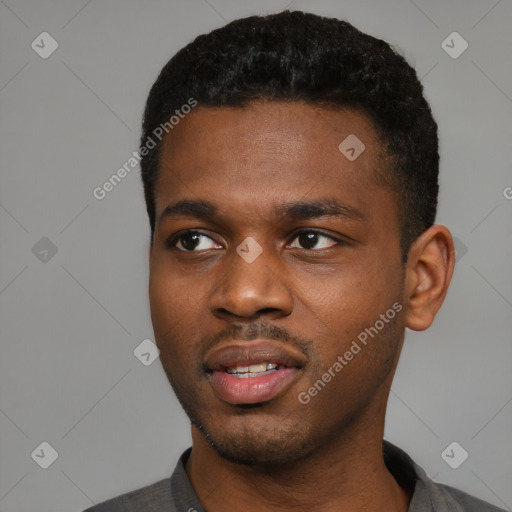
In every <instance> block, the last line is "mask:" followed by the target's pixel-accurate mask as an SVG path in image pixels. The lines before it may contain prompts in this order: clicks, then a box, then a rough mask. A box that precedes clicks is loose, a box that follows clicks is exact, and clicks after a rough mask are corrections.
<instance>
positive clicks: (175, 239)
mask: <svg viewBox="0 0 512 512" xmlns="http://www.w3.org/2000/svg"><path fill="white" fill-rule="evenodd" d="M303 233H314V234H316V235H321V236H323V237H325V238H328V239H329V240H332V241H333V242H336V244H337V245H340V246H342V245H347V242H346V241H345V240H341V239H339V238H335V237H334V236H332V235H330V234H327V233H325V232H324V231H321V230H318V229H300V230H299V231H295V232H294V233H293V235H292V236H293V238H291V242H293V241H294V240H295V239H296V238H297V237H298V236H299V235H301V234H303ZM186 235H201V236H205V237H206V238H209V239H210V240H213V238H212V237H210V236H208V235H207V234H206V233H203V232H202V231H199V230H197V229H186V230H185V231H182V232H180V233H178V234H176V235H173V236H171V237H170V238H169V239H168V240H167V241H166V243H165V245H166V247H167V248H168V249H177V247H176V243H177V242H178V241H179V240H180V238H182V237H184V236H186ZM213 241H214V242H215V240H213ZM216 243H218V242H216ZM330 248H331V247H328V248H327V249H330ZM294 249H297V247H294ZM299 249H302V250H304V251H309V252H310V251H326V250H327V249H306V248H299ZM177 250H178V251H180V252H187V253H194V252H201V251H185V250H183V249H177Z"/></svg>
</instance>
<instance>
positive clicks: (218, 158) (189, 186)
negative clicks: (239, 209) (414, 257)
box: [155, 102, 385, 218]
mask: <svg viewBox="0 0 512 512" xmlns="http://www.w3.org/2000/svg"><path fill="white" fill-rule="evenodd" d="M384 157H385V155H384V154H383V146H382V143H381V141H380V139H379V137H378V136H377V133H376V131H375V129H374V126H373V122H372V121H371V119H370V118H369V117H368V116H367V115H365V114H364V113H362V112H358V111H354V110H348V109H346V110H341V109H337V110H334V109H330V108H325V107H323V108H322V107H318V106H313V105H311V104H305V103H298V102H294V103H284V102H265V103H256V102H254V103H251V104H249V105H248V106H247V107H244V108H204V107H196V108H195V109H194V110H193V111H192V112H191V113H190V114H188V115H186V116H185V117H184V118H183V119H181V120H180V122H179V124H177V125H176V126H174V128H173V129H172V131H170V133H169V134H168V135H167V136H166V138H165V139H164V144H163V147H162V151H161V156H160V169H159V177H158V181H157V186H156V189H155V201H156V210H157V211H156V215H157V218H158V216H159V215H160V214H161V213H162V211H163V209H164V208H165V207H166V204H167V203H168V202H169V201H170V200H171V199H174V200H176V199H179V198H180V197H185V196H186V197H189V196H192V197H193V196H196V198H199V197H200V196H201V198H204V195H205V194H207V195H208V197H209V198H214V199H217V200H218V201H224V202H227V201H229V203H230V204H231V205H236V204H239V205H240V206H241V205H243V204H246V203H248V202H250V203H251V204H252V205H253V213H255V212H256V210H258V207H259V209H260V210H261V209H263V208H264V205H265V203H266V201H267V200H268V203H269V204H272V205H273V206H275V204H276V202H278V200H279V199H280V198H282V199H283V201H284V199H289V200H296V199H298V198H300V197H310V198H312V197H314V196H315V195H316V196H318V197H320V196H322V197H326V195H328V196H329V197H335V196H336V195H337V196H338V198H340V199H343V202H344V203H347V202H350V201H352V204H354V203H360V204H354V207H355V208H356V209H357V208H358V207H359V206H364V203H367V202H369V201H371V200H375V198H373V199H372V198H370V197H369V196H371V195H372V193H373V192H378V191H379V189H381V187H380V186H378V185H377V181H376V180H375V179H374V178H375V173H376V172H380V170H381V167H382V165H383V162H384V161H385V158H384ZM365 197H366V199H365ZM349 199H350V201H348V200H349Z"/></svg>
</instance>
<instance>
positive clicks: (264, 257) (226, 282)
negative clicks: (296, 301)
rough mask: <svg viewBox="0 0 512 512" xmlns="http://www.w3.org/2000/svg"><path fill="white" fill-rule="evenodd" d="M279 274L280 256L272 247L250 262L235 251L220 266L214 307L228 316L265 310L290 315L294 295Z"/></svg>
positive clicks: (249, 316) (276, 315) (274, 314)
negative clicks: (272, 251) (271, 249)
mask: <svg viewBox="0 0 512 512" xmlns="http://www.w3.org/2000/svg"><path fill="white" fill-rule="evenodd" d="M279 274H280V269H279V265H278V262H276V257H275V256H274V255H273V254H271V253H270V252H269V251H265V249H263V252H262V253H261V254H260V255H259V256H258V257H257V258H256V259H255V260H254V261H252V262H250V263H249V262H248V261H246V260H244V259H243V258H242V257H241V256H240V255H239V254H238V253H236V252H235V251H233V254H232V255H231V257H230V258H227V259H226V261H225V268H224V269H219V277H218V283H217V286H216V287H215V289H214V291H213V293H212V295H211V296H210V308H211V311H212V312H213V314H214V315H215V316H217V317H219V318H224V319H226V318H228V317H229V318H233V317H237V318H245V319H251V320H254V319H255V318H256V317H258V316H260V315H263V314H265V315H267V316H269V317H270V318H273V319H274V318H279V317H284V316H288V315H289V314H290V313H291V312H292V309H293V299H292V295H291V293H290V290H289V288H288V286H286V284H285V283H284V282H283V279H282V278H281V277H280V275H279ZM281 274H282V269H281Z"/></svg>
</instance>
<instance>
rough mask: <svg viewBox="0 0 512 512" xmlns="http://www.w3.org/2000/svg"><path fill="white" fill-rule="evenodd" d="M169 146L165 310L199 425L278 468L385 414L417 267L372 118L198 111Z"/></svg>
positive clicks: (157, 266)
mask: <svg viewBox="0 0 512 512" xmlns="http://www.w3.org/2000/svg"><path fill="white" fill-rule="evenodd" d="M351 134H353V135H355V136H356V137H357V138H358V139H359V140H360V141H361V142H362V143H363V144H364V146H365V149H364V151H363V152H362V153H361V154H360V155H359V156H358V157H357V158H355V159H354V156H357V153H358V149H360V148H361V146H354V142H353V139H352V144H349V147H348V149H347V148H345V153H342V151H341V150H340V149H339V148H338V146H339V145H340V143H341V142H342V141H344V140H345V139H346V138H347V137H348V136H349V135H351ZM349 141H350V139H349ZM164 142H165V143H164V146H163V148H162V154H161V161H160V164H161V166H160V174H159V179H158V182H157V185H156V188H155V201H156V218H157V221H156V227H155V235H154V242H153V245H152V247H151V253H150V285H149V295H150V306H151V317H152V322H153V327H154V332H155V339H156V342H157V345H158V347H159V349H160V351H161V354H160V359H161V362H162V364H163V367H164V369H165V372H166V374H167V376H168V378H169V381H170V383H171V385H172V386H173V389H174V390H175V392H176V395H177V396H178V398H179V400H180V402H181V404H182V405H183V407H184V409H185V411H186V412H187V414H188V416H189V417H190V419H191V421H192V423H193V425H195V427H197V428H199V430H200V431H201V432H202V433H203V434H204V435H205V436H206V439H207V440H208V441H209V442H210V444H211V445H212V446H213V447H214V448H215V449H216V450H217V452H218V453H219V454H221V455H222V456H224V457H226V458H228V459H230V460H235V461H239V462H242V463H246V464H266V463H273V464H275V463H281V462H287V461H290V460H297V459H299V458H300V457H303V456H306V455H307V454H309V453H311V452H313V451H314V450H315V449H319V448H320V447H322V446H326V445H327V444H328V443H329V442H332V439H335V438H336V437H337V436H341V435H343V432H345V431H346V430H347V428H348V427H349V425H355V424H356V425H359V426H358V428H360V429H361V430H362V429H365V428H372V424H371V423H372V422H373V423H375V422H381V420H382V421H383V411H384V409H385V403H386V400H387V395H388V387H389V385H390V383H391V379H392V375H393V371H394V367H395V365H396V362H397V360H398V355H399V352H400V348H401V343H402V341H403V332H404V324H403V319H402V315H401V314H400V312H399V310H400V309H401V304H400V303H401V300H402V294H403V286H404V267H403V264H402V262H401V251H400V230H399V222H398V215H397V204H396V202H395V201H396V200H395V196H394V195H393V192H392V191H391V190H390V189H388V188H385V187H383V186H382V185H379V184H378V180H377V179H376V174H377V173H378V172H383V171H385V166H386V165H387V159H386V156H385V154H384V153H383V150H382V143H381V142H380V140H379V139H378V137H377V134H376V132H375V130H374V128H373V125H372V122H371V121H370V119H369V118H368V117H367V116H366V115H364V114H362V113H358V112H355V111H334V110H328V109H322V108H318V107H314V106H311V105H307V104H302V103H291V104H290V103H288V104H285V103H280V102H273V103H272V102H270V103H252V104H250V105H249V106H248V107H245V108H243V109H241V108H215V109H214V108H201V107H197V108H196V109H195V110H194V111H193V112H192V113H190V114H188V115H187V116H186V117H185V118H184V119H182V120H181V121H180V123H179V124H178V125H177V126H175V127H174V129H173V130H172V132H170V133H169V135H168V137H167V139H166V140H165V141H164ZM350 147H354V148H355V150H354V151H351V150H350ZM342 149H343V146H342ZM347 156H349V157H350V158H347ZM365 334H366V336H365ZM362 340H364V342H363V341H362ZM356 347H359V350H358V349H357V348H356ZM350 354H351V355H350ZM336 363H338V364H336ZM376 414H378V415H380V417H379V419H378V420H377V416H376Z"/></svg>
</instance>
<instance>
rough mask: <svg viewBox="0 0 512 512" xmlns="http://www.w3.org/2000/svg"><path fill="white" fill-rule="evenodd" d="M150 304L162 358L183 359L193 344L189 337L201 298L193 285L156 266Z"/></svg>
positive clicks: (152, 277) (153, 271)
mask: <svg viewBox="0 0 512 512" xmlns="http://www.w3.org/2000/svg"><path fill="white" fill-rule="evenodd" d="M149 304H150V310H151V321H152V324H153V330H154V333H155V341H156V344H157V346H158V348H159V349H160V352H161V357H162V359H167V360H169V361H173V360H174V361H177V360H183V359H184V358H186V357H187V354H185V353H184V351H187V348H191V347H192V343H190V342H189V338H190V337H191V336H192V335H193V333H194V331H195V330H194V328H193V326H194V325H197V320H196V317H197V312H196V308H197V301H196V300H194V297H193V296H192V288H191V287H190V286H185V285H180V283H179V282H178V281H177V280H176V279H175V278H174V277H173V276H172V274H170V273H169V272H167V271H166V272H162V271H160V269H159V267H158V266H157V265H154V266H152V268H151V272H150V278H149Z"/></svg>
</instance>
